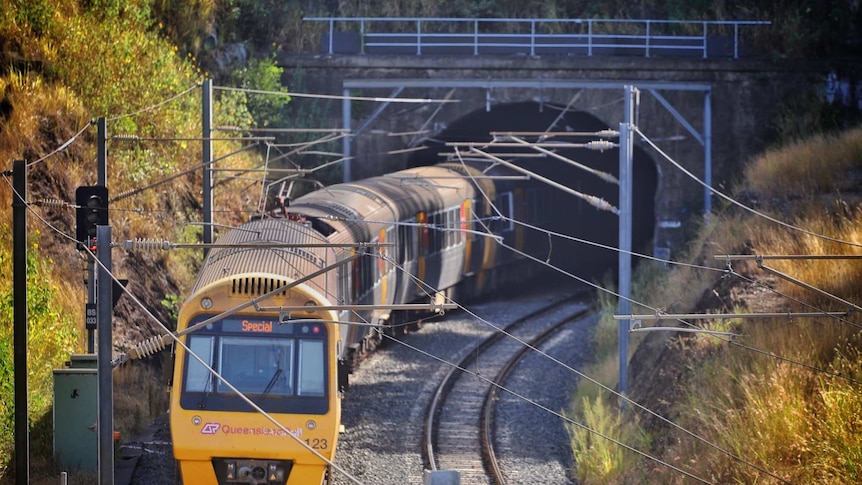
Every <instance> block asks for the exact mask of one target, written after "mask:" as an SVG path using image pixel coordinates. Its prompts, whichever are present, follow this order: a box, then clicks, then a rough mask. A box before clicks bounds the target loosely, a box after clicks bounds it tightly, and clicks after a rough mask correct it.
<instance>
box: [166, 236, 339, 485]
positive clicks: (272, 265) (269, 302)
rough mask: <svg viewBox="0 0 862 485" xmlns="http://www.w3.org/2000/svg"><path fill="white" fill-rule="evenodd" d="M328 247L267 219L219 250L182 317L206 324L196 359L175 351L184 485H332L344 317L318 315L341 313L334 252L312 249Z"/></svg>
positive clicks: (194, 347) (191, 343)
mask: <svg viewBox="0 0 862 485" xmlns="http://www.w3.org/2000/svg"><path fill="white" fill-rule="evenodd" d="M322 241H323V239H322V237H321V236H320V234H318V233H316V232H315V231H313V230H312V229H311V228H310V227H309V226H308V225H305V224H301V223H298V222H291V221H287V220H273V219H266V220H260V221H254V222H252V223H249V224H247V225H245V226H243V227H242V228H240V229H236V230H233V231H231V232H230V233H228V234H226V235H225V236H224V237H222V238H220V239H219V241H218V242H219V243H224V244H231V245H235V247H231V248H218V249H212V250H211V253H210V254H209V256H208V258H207V260H206V262H205V264H204V269H203V271H202V272H201V275H200V276H199V279H198V282H197V284H196V286H195V288H194V290H193V292H192V294H191V296H190V297H189V298H188V299H187V300H186V302H185V303H184V305H183V308H182V310H181V312H180V316H179V319H178V327H179V328H178V330H183V329H185V328H188V327H192V326H195V325H197V327H195V330H194V331H193V332H191V333H189V334H188V335H187V336H186V337H185V338H184V342H185V344H186V345H187V346H188V347H189V349H190V350H191V351H192V352H193V353H194V356H192V355H190V354H189V353H188V352H186V351H184V350H183V349H182V348H178V349H177V354H176V360H175V366H174V388H173V390H172V396H171V412H170V417H171V435H172V440H173V446H174V456H175V458H176V459H177V462H178V465H179V469H180V472H181V474H182V480H183V483H184V484H185V485H192V484H208V485H210V484H219V485H223V484H232V483H245V484H266V485H274V484H279V485H285V484H319V483H321V482H322V480H323V478H324V476H325V474H326V471H327V468H328V467H327V460H330V461H331V460H332V458H333V457H334V453H335V448H336V444H337V437H338V430H339V423H340V419H341V403H340V395H339V389H338V385H337V364H336V355H337V352H338V350H339V349H338V346H339V343H338V334H339V329H338V326H337V325H335V324H333V323H332V322H333V321H335V320H336V317H337V315H336V314H335V312H332V311H328V310H317V309H316V307H324V306H329V305H333V304H334V298H332V296H333V295H334V294H335V293H334V290H335V281H334V275H333V274H331V272H325V271H322V270H324V269H325V268H326V267H327V266H328V265H329V264H331V263H334V262H335V255H334V253H333V252H332V250H331V249H326V248H313V247H311V246H309V245H310V244H311V245H314V244H318V245H319V244H320V243H321V242H322ZM258 245H259V246H260V247H256V246H258ZM299 246H304V247H299ZM315 273H318V276H316V277H313V278H310V279H308V280H307V281H302V282H301V284H296V282H297V280H298V279H300V278H302V277H304V276H306V275H312V274H315ZM284 288H286V289H284ZM207 367H210V368H212V369H213V370H214V371H215V372H217V373H218V374H219V375H221V379H220V378H218V377H216V376H215V375H214V374H212V373H211V372H210V370H209V369H208V368H207ZM237 391H238V392H237ZM239 393H242V395H240V394H239ZM246 399H248V400H250V401H251V402H253V403H254V404H255V406H256V407H257V408H259V409H255V406H252V405H251V404H250V403H249V402H248V401H247V400H246Z"/></svg>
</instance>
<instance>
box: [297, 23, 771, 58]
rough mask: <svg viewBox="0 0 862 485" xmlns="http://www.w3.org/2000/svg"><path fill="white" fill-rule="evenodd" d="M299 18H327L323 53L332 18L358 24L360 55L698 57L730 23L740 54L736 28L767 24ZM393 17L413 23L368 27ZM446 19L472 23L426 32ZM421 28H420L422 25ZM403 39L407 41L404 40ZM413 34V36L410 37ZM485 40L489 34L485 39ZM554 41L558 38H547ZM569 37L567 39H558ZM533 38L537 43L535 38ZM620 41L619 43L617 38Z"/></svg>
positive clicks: (331, 39)
mask: <svg viewBox="0 0 862 485" xmlns="http://www.w3.org/2000/svg"><path fill="white" fill-rule="evenodd" d="M303 20H305V21H309V22H327V23H328V25H329V31H328V38H329V42H328V54H329V55H332V54H334V36H335V34H336V33H337V31H336V23H358V24H359V29H358V30H359V32H358V33H359V36H360V53H362V54H364V53H366V52H365V48H366V47H410V48H415V53H416V55H422V51H423V49H425V50H426V51H427V49H428V48H432V49H433V48H439V47H462V48H471V49H472V52H473V55H479V54H480V48H482V47H495V48H514V49H525V48H529V54H530V55H531V56H535V55H536V51H537V49H539V50H546V49H565V48H572V49H580V50H582V49H586V54H587V55H588V56H593V55H594V54H595V53H594V49H597V48H598V49H603V48H604V49H607V48H619V49H624V50H631V49H637V50H641V51H643V53H644V56H645V57H650V55H651V53H654V52H660V51H667V50H702V52H703V54H702V57H703V58H707V57H708V43H709V29H710V27H719V26H730V27H733V36H732V37H733V57H734V58H738V57H739V27H741V26H756V25H771V22H769V21H760V20H661V19H527V18H512V19H501V18H477V19H468V18H450V17H427V18H426V17H306V18H304V19H303ZM396 22H401V23H407V24H409V25H412V26H414V27H413V29H412V30H404V31H400V32H395V31H386V30H383V31H372V30H369V27H370V24H372V23H378V24H379V23H383V24H392V23H396ZM504 22H505V23H510V24H512V23H514V24H524V26H523V27H522V28H524V29H526V27H527V26H529V30H530V32H529V33H517V32H499V33H492V32H480V25H482V24H489V23H490V24H493V23H504ZM432 23H449V24H465V25H469V26H470V27H471V30H469V31H456V32H451V33H442V32H430V31H428V29H427V25H428V24H432ZM543 24H573V25H579V26H586V32H585V33H542V32H537V26H541V25H543ZM602 24H609V25H614V26H628V25H631V26H634V27H635V28H637V29H640V30H642V31H643V32H644V34H632V33H628V32H624V31H623V32H601V33H597V32H596V31H595V26H596V25H602ZM656 25H678V26H681V27H692V26H700V30H701V33H700V34H699V35H693V34H679V35H675V34H667V33H654V32H653V31H654V26H656ZM423 27H424V28H423ZM389 38H393V39H398V40H397V41H394V42H390V41H387V40H386V39H389ZM405 38H406V40H405ZM444 38H446V39H463V40H464V42H457V41H454V40H453V41H450V42H435V39H437V40H439V39H444ZM413 39H415V40H413ZM489 39H493V40H490V41H489ZM505 39H513V40H515V41H517V42H501V40H505ZM553 40H559V41H561V42H547V41H553ZM565 40H568V41H570V42H572V43H563V42H562V41H565ZM537 41H538V42H537ZM617 41H622V42H623V43H617Z"/></svg>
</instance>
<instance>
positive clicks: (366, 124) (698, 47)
mask: <svg viewBox="0 0 862 485" xmlns="http://www.w3.org/2000/svg"><path fill="white" fill-rule="evenodd" d="M306 20H307V21H308V22H307V24H308V28H312V27H313V28H314V29H315V32H317V34H319V36H320V45H319V49H318V50H317V51H315V52H308V53H293V54H285V55H283V56H282V57H280V59H279V63H280V65H281V66H282V67H283V68H284V69H285V73H284V80H285V84H287V85H288V86H289V89H290V90H291V91H293V92H305V93H320V94H327V95H339V96H343V98H342V99H341V100H315V99H307V98H298V97H297V98H294V100H293V101H292V102H291V103H290V105H289V106H288V108H287V109H289V110H294V111H292V113H295V115H296V116H297V117H302V116H307V114H308V113H317V114H315V116H318V117H319V119H315V120H314V121H313V123H314V124H315V125H320V126H328V127H339V128H342V129H343V130H348V131H349V132H350V133H352V135H353V136H351V137H348V138H345V139H340V140H339V141H338V142H337V143H338V144H339V145H340V147H341V151H342V153H341V154H340V155H341V156H350V157H352V160H351V161H350V162H349V163H348V164H345V165H343V174H344V175H345V178H347V179H359V178H365V177H368V176H372V175H377V174H380V173H383V172H391V171H394V170H398V169H402V168H405V167H406V166H408V165H411V164H415V163H419V161H418V160H417V157H422V156H424V157H427V156H428V155H429V154H430V152H429V150H431V151H433V150H437V151H438V152H440V153H445V152H447V151H448V152H451V151H452V150H451V148H448V149H447V148H445V147H444V148H440V144H439V142H440V140H441V137H448V138H447V139H448V140H449V141H452V140H454V139H459V140H460V141H464V139H465V138H463V137H470V136H472V137H473V139H476V140H480V141H488V140H490V134H489V133H486V132H481V133H479V132H475V130H480V131H481V130H485V131H488V128H489V127H490V128H491V129H493V130H495V131H524V132H532V131H548V130H549V126H547V125H548V124H553V125H555V126H554V128H552V129H551V131H554V130H557V131H562V130H566V129H570V130H574V131H580V130H579V127H578V126H568V127H567V125H566V122H567V118H566V117H565V116H563V115H561V113H562V112H581V113H585V114H588V115H589V116H590V117H592V118H595V119H598V120H600V121H601V122H602V124H603V127H604V128H611V129H618V128H619V124H620V123H621V122H622V121H623V102H622V100H623V89H624V87H625V86H634V87H635V88H637V89H638V92H639V93H640V95H639V98H638V99H637V103H636V113H635V124H636V125H637V126H638V128H639V130H640V131H641V132H643V133H644V134H645V135H646V136H648V137H649V139H650V140H651V142H652V143H653V144H654V146H650V145H647V144H646V143H644V142H642V141H641V140H636V142H637V143H636V149H637V150H640V151H641V152H643V153H645V154H647V155H648V156H649V158H650V159H651V161H650V162H648V163H650V164H652V165H653V166H654V168H653V169H652V170H651V171H652V172H654V173H655V174H656V177H657V185H656V186H655V187H656V188H655V192H654V207H655V216H654V220H652V221H650V224H651V225H652V226H653V227H654V228H655V237H654V247H655V248H658V249H662V248H664V249H662V251H664V250H665V249H667V250H675V249H676V248H679V247H680V246H679V244H680V242H681V241H682V240H684V236H683V233H684V232H685V231H686V230H687V227H688V225H689V224H693V223H696V222H697V219H698V217H697V216H699V215H701V214H702V213H703V212H704V210H705V209H706V210H709V209H710V208H711V203H712V202H713V201H715V196H712V195H710V193H709V191H708V189H706V188H705V187H704V186H703V185H704V184H706V185H707V186H711V187H715V188H718V189H719V190H722V191H727V190H729V187H730V186H731V185H732V181H733V180H734V179H737V178H738V176H739V175H740V173H741V169H742V167H743V166H744V164H745V163H746V162H747V161H749V160H750V159H751V158H752V157H753V156H755V155H756V154H758V153H760V152H762V151H763V150H764V149H765V148H766V147H767V146H769V145H770V143H771V142H772V140H773V134H774V132H775V128H776V122H777V120H779V119H780V117H782V116H784V117H786V116H787V112H788V109H790V108H789V107H790V106H792V105H794V103H798V102H801V100H802V99H803V98H804V99H810V97H809V96H810V94H809V93H812V92H814V93H816V92H818V91H819V90H821V89H823V86H822V85H821V84H820V83H821V82H822V83H823V85H825V80H826V75H827V74H828V72H829V69H830V68H832V66H828V65H826V64H825V63H823V62H820V61H806V62H802V61H788V60H773V59H771V58H767V57H765V56H759V55H758V53H757V52H754V51H753V49H752V45H751V44H750V39H752V38H753V37H754V36H755V35H757V32H758V31H760V32H761V34H762V33H763V29H769V28H771V27H770V24H769V22H709V21H693V22H667V21H659V20H607V19H606V20H599V19H568V20H547V19H545V20H543V19H439V18H434V19H420V18H387V19H380V18H309V19H306ZM356 96H361V97H362V98H363V99H374V101H373V102H369V101H361V100H357V99H354V98H352V97H356ZM407 98H409V99H411V100H413V101H414V102H412V103H409V104H408V103H405V102H404V101H406V99H407ZM422 99H427V100H430V101H429V102H426V103H424V104H423V103H418V104H417V103H416V102H415V100H422ZM504 119H505V120H508V121H506V123H507V124H509V125H512V126H514V125H517V128H508V127H506V126H503V125H501V123H502V120H504ZM573 119H581V118H578V117H575V118H573ZM599 129H601V128H599ZM470 130H473V131H474V132H472V133H467V131H470ZM456 132H457V133H456ZM459 137H462V138H459ZM330 149H336V147H335V146H330ZM440 153H435V154H434V155H439V154H440ZM668 158H669V159H672V160H674V161H675V162H677V163H678V165H674V164H672V163H670V162H669V161H668ZM300 162H301V160H300ZM548 163H553V161H549V162H548ZM636 163H637V160H636ZM635 170H637V167H635ZM693 178H696V179H697V180H694V179H693ZM635 184H636V187H637V184H638V181H637V180H635ZM575 189H576V190H581V191H583V192H586V193H589V192H590V189H592V187H580V188H575ZM693 216H694V217H693ZM659 255H666V253H661V251H659Z"/></svg>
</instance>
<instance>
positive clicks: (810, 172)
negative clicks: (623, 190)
mask: <svg viewBox="0 0 862 485" xmlns="http://www.w3.org/2000/svg"><path fill="white" fill-rule="evenodd" d="M860 168H862V129H860V128H856V129H853V130H848V131H847V132H845V133H842V134H841V135H837V136H817V137H814V138H813V139H811V140H807V141H800V142H796V143H794V144H792V145H789V146H787V147H784V148H780V149H775V150H772V151H770V152H769V153H767V154H765V155H764V156H763V157H761V158H759V159H758V160H756V161H755V162H754V163H753V164H752V165H750V166H749V167H748V168H747V169H746V171H745V174H746V179H745V182H744V183H743V184H742V185H741V189H740V193H742V194H744V198H745V200H746V201H747V202H749V203H750V204H751V205H754V206H756V208H757V209H758V210H760V211H763V212H766V213H768V214H770V215H771V216H773V217H776V218H778V219H780V220H783V221H785V222H788V223H790V224H793V225H796V226H799V227H803V228H805V229H806V230H808V231H811V232H814V233H818V234H823V235H826V236H828V237H830V238H834V239H838V240H843V241H860V240H862V238H860V236H862V208H860V204H859V202H860V200H862V198H860V194H859V193H856V192H857V191H858V190H859V189H858V187H856V185H858V183H857V182H856V181H857V180H859V170H860ZM743 251H749V252H753V253H755V254H832V255H858V254H860V248H859V247H856V246H852V245H847V244H841V243H837V242H834V241H829V240H825V239H824V238H820V237H815V236H812V235H809V234H805V233H802V232H799V231H792V230H789V229H788V228H786V227H781V226H779V225H776V224H775V223H773V222H770V221H767V220H766V219H764V218H759V217H756V216H754V215H752V214H751V213H748V212H745V211H741V210H739V209H738V208H735V207H727V208H725V209H724V210H723V211H722V212H721V213H719V214H715V215H714V216H713V217H712V218H711V222H710V223H709V224H705V225H704V226H703V227H702V228H701V230H700V232H699V236H698V237H697V238H696V239H695V240H694V241H692V242H691V245H690V247H689V251H688V254H686V255H683V256H681V257H680V260H682V261H688V262H692V263H696V264H701V265H706V266H713V267H722V265H723V264H724V262H722V261H715V260H714V258H713V255H716V254H737V253H740V252H743ZM764 264H765V265H766V266H768V267H771V268H774V269H775V270H777V271H780V272H782V273H785V274H787V275H789V276H791V277H792V278H796V279H798V280H801V281H804V282H805V283H807V284H809V285H812V286H814V287H817V288H820V289H822V290H825V291H827V292H829V293H832V294H834V295H837V296H839V297H840V298H843V299H845V300H847V301H850V302H859V301H860V300H862V287H860V286H859V285H858V282H859V281H860V280H862V264H860V263H858V262H856V261H854V260H839V261H828V260H817V261H814V260H801V261H800V260H767V261H765V262H764ZM733 269H734V270H735V271H736V272H739V273H743V274H748V275H750V277H753V278H757V277H758V276H763V275H764V274H765V273H763V272H762V271H759V270H758V269H757V266H756V264H754V263H742V262H734V263H733ZM638 273H639V275H638V278H639V279H638V280H637V281H638V283H636V285H635V292H636V293H638V294H639V295H642V298H644V300H643V301H645V302H646V303H647V304H648V305H650V306H652V307H656V308H660V309H663V310H666V311H669V312H689V311H692V310H698V309H697V308H696V306H695V305H697V303H698V301H700V300H701V297H702V296H703V295H706V294H708V293H714V294H715V295H716V296H720V297H721V298H722V300H721V301H722V302H723V303H722V308H719V309H718V310H719V311H721V312H734V311H751V309H750V308H747V307H745V306H744V304H748V305H753V306H754V307H756V308H761V307H769V308H773V307H778V308H783V309H785V311H796V312H811V311H817V310H827V311H846V310H848V309H849V308H848V305H846V304H842V303H840V302H836V301H835V300H834V299H831V298H827V297H824V296H822V295H818V294H816V293H814V292H812V291H810V290H807V289H805V288H803V287H801V286H799V285H796V284H793V283H791V282H789V281H785V280H783V279H777V280H776V281H775V282H774V285H775V292H768V291H759V292H757V291H755V292H749V293H745V290H744V289H740V290H737V289H736V288H731V289H730V290H728V291H729V292H728V294H727V295H719V293H718V292H715V291H714V290H713V287H715V285H716V283H717V281H718V278H719V276H720V275H721V273H717V272H707V271H704V270H700V269H691V268H685V267H677V268H674V269H673V270H671V271H664V270H662V269H660V268H657V267H655V266H653V265H641V267H640V268H639V269H638ZM638 286H640V288H638ZM798 301H802V302H805V304H801V303H798ZM605 306H606V307H609V308H610V309H611V310H612V309H613V303H611V304H609V305H605ZM699 310H700V311H704V310H707V309H704V308H700V309H699ZM701 323H704V324H706V325H707V326H709V327H720V328H718V329H720V330H728V329H732V330H733V331H734V332H736V333H738V334H740V335H741V336H740V337H737V338H736V339H735V340H734V342H735V343H739V344H742V345H744V346H748V347H750V348H753V349H759V350H761V351H762V352H753V351H751V350H748V349H746V348H744V347H742V346H739V345H733V344H731V343H729V342H727V341H725V340H718V339H716V338H715V337H709V336H702V335H701V336H697V337H692V338H686V339H684V340H683V339H681V340H680V343H679V344H678V345H677V346H676V347H674V349H675V350H674V352H677V354H676V355H675V357H676V359H677V361H678V362H677V364H675V365H676V366H678V367H679V368H678V369H667V368H665V369H664V370H665V371H666V373H667V374H669V375H671V376H673V380H672V381H670V382H669V381H667V380H656V381H655V382H652V383H650V386H651V387H660V388H661V386H664V388H665V389H666V392H667V394H666V395H665V397H664V399H671V398H672V396H676V397H677V402H672V403H671V410H670V414H669V415H670V416H674V417H676V419H675V420H676V422H678V423H679V424H681V425H682V426H684V427H685V428H686V429H688V430H690V431H691V432H693V433H695V434H697V435H698V436H701V437H703V438H705V439H706V440H708V441H709V442H711V443H714V444H716V445H718V446H719V447H721V448H723V449H725V450H729V451H731V452H732V453H734V454H736V455H737V456H739V457H741V458H742V459H744V460H746V461H749V462H751V463H754V464H756V465H757V466H760V467H762V468H764V469H766V470H769V471H770V472H772V473H774V474H775V475H777V476H779V477H781V478H782V479H783V480H788V481H790V482H791V483H839V484H844V483H846V484H850V483H860V482H862V466H860V465H859V464H860V463H862V439H860V438H859V437H860V436H862V434H860V431H862V418H859V416H862V413H860V411H862V393H859V390H858V384H857V383H858V382H860V380H862V356H860V350H859V349H860V345H862V339H860V337H859V328H860V325H862V323H860V321H859V318H858V317H857V316H855V315H851V316H849V317H847V318H846V319H844V320H841V319H835V318H827V317H823V318H816V319H794V320H788V319H773V320H762V319H753V320H743V319H734V320H733V321H729V322H728V321H725V322H714V321H712V322H708V321H703V322H701ZM599 332H601V330H599ZM608 338H610V337H608ZM600 340H601V339H600ZM605 346H606V347H607V345H605ZM663 348H664V347H663V346H658V347H657V349H659V350H654V351H655V352H658V351H661V349H663ZM774 356H781V357H782V358H783V359H785V360H782V359H777V358H775V357H774ZM655 358H657V355H652V356H642V359H641V361H640V362H639V363H638V365H641V366H650V365H653V364H651V362H650V359H655ZM615 362H616V356H615V355H611V356H609V357H608V358H606V359H603V360H600V361H599V363H598V364H596V365H595V366H594V367H593V368H591V369H589V370H588V371H587V373H588V374H590V375H593V373H595V375H598V376H606V377H604V378H606V379H609V381H606V382H615V381H614V380H613V379H614V377H613V375H614V372H616V365H615ZM662 362H663V363H665V365H666V364H667V362H668V360H667V359H665V360H663V361H662ZM671 362H673V360H671ZM818 369H823V370H825V372H823V371H818ZM836 374H840V376H843V378H842V377H837V376H836ZM845 378H848V379H850V380H848V379H845ZM673 389H676V390H677V391H673ZM594 392H595V391H594V390H591V389H590V388H588V387H585V389H584V391H583V393H579V396H580V397H579V399H582V398H583V397H584V396H587V397H590V396H594ZM680 396H681V399H680V398H679V397H680ZM634 397H635V398H637V396H634ZM591 399H594V401H589V402H588V405H585V406H584V407H580V406H578V407H579V408H581V409H585V410H587V411H589V412H588V413H585V414H586V416H587V417H588V418H589V419H590V420H588V421H587V422H586V424H587V425H588V426H595V427H597V429H604V428H603V427H607V426H606V424H607V423H608V422H612V421H609V420H610V418H609V416H612V415H613V414H615V411H614V410H613V406H610V407H607V406H606V407H605V409H604V411H597V406H596V402H597V401H595V398H594V397H593V398H591ZM652 404H656V403H652ZM609 429H610V430H611V431H613V432H615V433H617V434H615V435H614V436H620V437H627V436H629V437H634V436H637V433H638V430H637V428H632V429H629V430H628V431H626V430H625V427H624V426H620V427H616V428H615V427H610V428H609ZM666 432H667V431H665V433H666ZM626 433H628V434H626ZM632 439H634V438H632ZM653 439H654V442H656V443H662V446H661V447H660V448H658V449H654V450H653V452H654V453H656V454H657V455H658V456H659V457H660V458H662V459H665V460H667V461H668V462H670V463H673V464H674V465H679V466H681V467H682V468H684V469H686V470H688V471H690V472H691V473H693V474H695V475H697V476H700V477H705V478H708V479H709V480H713V481H716V482H718V483H765V484H772V483H781V482H780V481H779V480H777V479H776V478H774V477H771V476H769V475H766V474H763V473H760V472H758V471H757V470H756V469H754V468H753V467H751V466H748V465H746V464H744V463H741V462H740V461H739V460H736V459H734V458H732V457H729V456H727V455H726V454H724V453H722V452H720V451H717V450H716V449H715V448H712V447H710V446H707V445H705V444H703V443H702V442H699V441H697V440H693V439H691V438H688V437H686V436H684V435H682V434H678V433H671V434H669V435H667V436H653ZM573 446H574V448H575V455H576V456H578V455H580V456H585V457H588V455H585V453H586V452H587V450H585V449H584V448H582V447H580V446H581V444H579V443H573ZM592 446H595V444H593V445H592ZM602 456H605V457H612V456H613V455H612V454H611V453H609V452H608V453H605V454H604V455H602ZM588 458H589V457H588ZM621 468H624V469H625V470H624V471H622V472H620V469H621ZM578 474H579V476H580V477H582V478H583V479H586V480H588V481H589V480H594V481H597V482H599V483H602V482H604V480H605V479H610V477H616V478H614V481H619V482H626V483H662V484H665V483H680V484H682V483H688V481H687V480H688V479H687V478H685V477H683V476H682V475H678V474H674V473H671V472H669V471H668V470H667V469H663V468H662V467H660V466H656V465H655V464H654V463H649V464H647V463H641V464H640V465H637V466H634V465H631V464H625V463H624V462H623V461H622V460H617V462H616V463H615V465H614V466H608V461H607V460H606V461H604V462H594V461H591V459H585V460H583V462H582V463H581V464H580V467H579V472H578Z"/></svg>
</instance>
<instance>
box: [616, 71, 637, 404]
mask: <svg viewBox="0 0 862 485" xmlns="http://www.w3.org/2000/svg"><path fill="white" fill-rule="evenodd" d="M623 90H624V93H625V94H624V100H625V101H624V109H623V116H624V120H623V122H622V123H620V177H619V178H620V203H619V211H620V228H619V231H620V232H619V236H620V240H619V249H620V251H619V266H620V267H619V280H620V281H619V286H620V288H619V295H620V297H619V303H618V309H619V313H620V315H626V314H628V313H630V312H631V303H630V301H629V298H630V297H631V265H632V257H631V248H632V153H633V151H634V140H633V138H632V136H631V128H632V123H633V121H634V93H635V89H634V87H633V86H630V85H627V86H625V87H624V88H623ZM629 329H630V324H629V322H627V321H620V324H619V352H620V357H619V359H620V360H619V366H620V379H619V392H620V394H625V393H626V391H627V389H628V353H629ZM622 406H623V408H625V402H624V401H623V402H622Z"/></svg>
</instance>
